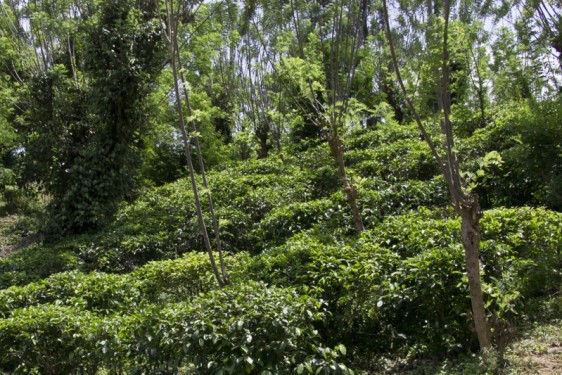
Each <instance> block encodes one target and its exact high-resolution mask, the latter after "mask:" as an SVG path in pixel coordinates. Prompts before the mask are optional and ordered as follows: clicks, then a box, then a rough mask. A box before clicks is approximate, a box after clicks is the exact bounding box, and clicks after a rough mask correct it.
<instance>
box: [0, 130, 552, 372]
mask: <svg viewBox="0 0 562 375" xmlns="http://www.w3.org/2000/svg"><path fill="white" fill-rule="evenodd" d="M502 126H503V128H502ZM510 131H514V130H513V128H512V127H511V125H510V124H509V123H508V122H506V123H504V124H503V125H498V126H497V127H496V128H487V129H484V130H483V131H481V132H476V133H475V134H474V135H473V136H472V137H468V138H465V139H463V140H462V143H461V146H460V147H465V148H467V149H470V150H471V152H472V153H473V156H474V157H473V158H471V160H477V161H478V160H480V161H481V163H480V164H478V162H477V163H474V164H467V165H465V166H464V168H465V169H466V170H467V171H468V172H470V173H473V174H474V175H475V176H476V175H478V173H480V172H478V171H479V170H482V168H483V167H482V163H483V160H484V158H485V155H487V154H488V153H489V152H490V151H494V149H493V148H491V147H490V146H489V145H490V144H492V142H491V139H492V138H493V139H494V142H493V144H494V145H497V144H498V142H500V141H498V138H497V134H507V135H504V139H508V138H509V132H510ZM500 143H501V142H500ZM345 145H346V146H345V162H346V166H347V168H348V173H349V175H350V176H351V177H352V178H353V181H355V183H356V185H357V188H358V191H359V199H358V203H359V206H360V208H361V215H362V217H363V220H364V224H365V228H366V230H365V231H364V232H363V233H361V234H357V233H356V231H355V230H354V227H353V219H352V215H351V211H350V209H349V206H348V204H347V201H346V198H345V196H344V194H343V193H342V191H341V188H340V182H339V179H338V175H337V173H336V168H335V166H334V164H333V159H332V158H331V156H330V153H329V149H328V146H327V145H325V144H323V143H320V144H318V145H316V146H314V147H309V148H308V149H307V150H306V151H302V152H298V153H294V154H292V155H288V154H282V155H279V156H270V157H269V158H266V159H262V160H248V161H241V162H229V163H228V164H223V165H221V166H220V168H215V169H213V170H211V171H210V172H209V174H208V176H207V178H208V182H209V186H210V189H211V191H212V195H213V198H214V203H215V209H216V213H217V216H218V218H219V220H220V222H219V224H220V235H221V239H222V242H223V243H222V248H223V249H224V250H225V251H226V253H227V255H226V269H227V270H228V273H229V275H230V285H228V286H227V287H225V288H223V289H221V288H219V287H218V286H217V284H216V281H215V279H214V276H213V273H212V270H211V267H210V264H209V259H208V256H207V255H206V254H205V248H204V244H203V242H202V239H201V236H200V234H199V229H198V222H197V217H196V216H195V207H194V203H193V193H192V191H191V188H190V185H189V183H188V180H187V179H179V180H177V181H175V182H172V183H169V184H165V185H163V186H160V187H154V188H147V189H145V190H144V191H143V192H142V194H140V195H139V197H138V198H137V199H136V200H134V201H133V202H131V203H129V204H123V205H122V206H121V208H120V209H119V211H118V213H117V215H116V217H115V219H114V221H113V222H112V223H111V224H109V225H107V226H105V227H103V228H102V229H101V230H97V231H92V232H90V233H86V234H81V235H74V236H66V237H60V238H58V239H57V238H54V239H53V238H51V239H50V240H47V241H45V242H43V243H37V244H33V245H31V246H28V247H24V248H21V249H18V250H14V251H13V253H12V254H10V255H6V256H4V257H3V258H1V259H0V286H1V288H2V290H0V370H1V371H2V372H3V373H40V374H73V373H76V374H79V373H80V374H121V373H134V374H141V373H142V374H171V373H184V374H191V373H200V374H244V373H248V374H293V373H297V374H307V373H314V374H317V373H321V374H348V373H357V374H362V373H365V374H367V373H385V372H386V373H392V372H396V373H405V372H407V371H411V370H412V369H414V370H415V369H416V368H417V367H419V368H420V370H419V371H421V372H420V373H422V372H424V371H425V372H424V373H453V374H454V373H485V372H486V371H493V370H494V369H496V370H498V369H500V370H501V369H504V370H505V369H509V368H510V367H509V366H510V362H509V358H512V357H510V356H507V357H505V358H507V360H504V361H503V362H502V361H501V357H502V355H503V352H504V351H505V350H506V348H507V347H508V344H510V342H512V341H513V340H514V339H516V338H517V337H518V336H517V330H518V329H519V330H520V332H525V329H526V328H525V327H528V326H529V325H532V324H537V323H536V322H538V323H540V324H543V323H544V322H554V323H553V324H554V326H555V327H556V324H558V327H559V322H560V319H562V272H561V270H562V213H560V212H559V211H556V210H555V209H558V208H559V206H557V205H556V204H550V206H549V207H550V208H549V207H548V206H546V205H547V204H549V203H548V202H552V200H550V201H549V200H548V199H550V198H548V199H547V198H545V197H546V195H545V194H546V193H545V192H546V191H547V190H545V189H542V190H541V189H538V190H541V191H542V193H543V195H540V194H538V193H537V194H535V191H538V190H532V189H534V188H536V187H537V186H542V185H541V182H540V181H539V180H538V179H535V180H532V178H533V177H532V176H531V177H529V178H531V180H530V181H528V182H526V183H525V186H526V188H527V189H529V193H528V196H531V197H533V198H531V199H527V198H525V199H527V200H526V201H525V202H526V203H529V205H522V204H520V202H521V199H523V196H524V194H526V193H525V192H521V191H519V190H518V189H519V188H518V187H517V186H515V187H514V189H515V190H516V193H517V194H516V195H513V191H514V190H513V189H511V190H510V188H509V186H508V183H509V181H512V182H513V183H514V182H515V181H513V179H514V177H513V176H512V175H510V174H509V173H508V172H507V171H506V170H505V169H503V168H515V167H513V166H512V165H510V164H509V163H516V164H517V163H524V162H523V161H521V160H520V159H509V158H510V157H512V156H513V155H514V153H516V152H520V153H526V155H528V156H527V157H528V158H532V157H533V155H535V154H534V153H533V151H532V150H529V149H523V150H516V148H517V147H519V146H517V145H512V144H511V143H509V141H506V143H505V147H504V148H503V149H500V150H499V153H500V154H501V155H502V156H503V160H504V163H503V165H495V164H494V165H492V166H489V167H488V166H486V169H485V171H483V172H482V176H481V177H482V178H481V179H480V180H476V179H474V182H475V189H477V191H478V192H479V193H480V195H481V196H482V198H483V202H484V205H485V206H484V207H483V212H482V214H483V217H482V220H481V228H482V243H481V262H482V270H481V272H482V275H483V290H484V293H485V307H486V312H487V314H488V318H489V321H490V324H491V325H492V332H493V341H494V347H495V352H494V353H492V354H490V356H491V357H492V358H494V359H493V361H492V360H490V358H488V359H487V360H486V361H479V357H471V353H475V351H476V350H477V348H478V342H477V340H476V336H475V333H474V332H473V330H472V329H471V305H470V298H469V292H468V285H467V280H466V276H465V268H464V267H465V266H464V252H463V247H462V244H461V238H460V221H459V219H458V217H457V216H456V214H455V213H454V211H453V210H452V209H451V208H450V207H449V204H448V195H447V194H448V192H447V186H446V184H445V182H444V180H443V178H442V177H440V174H439V170H438V168H437V166H436V164H435V162H434V161H433V159H432V156H431V154H430V151H429V149H428V147H427V146H426V143H425V142H424V141H423V140H422V139H420V136H419V134H418V131H417V128H416V127H415V126H413V125H398V124H397V123H395V122H394V121H389V122H387V123H386V124H385V123H379V124H377V125H376V127H374V128H372V129H369V130H358V131H355V132H352V133H350V134H349V135H347V138H346V139H345ZM512 160H513V161H512ZM478 176H480V175H478ZM199 183H200V184H201V181H199ZM541 199H542V200H541ZM525 202H523V203H525ZM534 203H538V204H534ZM206 208H207V207H204V210H205V212H208V210H206ZM30 217H31V216H30ZM206 220H207V221H208V227H212V225H211V222H210V218H209V217H206ZM17 225H20V227H21V226H23V227H25V226H27V227H29V228H34V227H35V226H34V225H35V224H33V223H31V224H30V223H29V222H28V223H27V224H26V223H22V222H20V224H17V223H16V224H6V226H5V227H4V228H3V229H2V230H3V232H4V233H9V231H13V230H15V229H14V228H17ZM213 246H216V243H213ZM557 319H558V320H557ZM534 322H535V323H534ZM556 322H558V323H556ZM467 358H469V359H467ZM443 361H452V362H443ZM494 361H495V362H494ZM427 363H430V364H431V363H434V364H436V366H437V367H436V368H433V367H431V366H432V365H427ZM440 363H441V364H442V363H445V364H444V365H440ZM421 364H424V365H423V366H429V367H423V366H422V365H421ZM420 366H421V367H420ZM440 366H441V367H440ZM439 371H441V372H439ZM502 371H503V370H502Z"/></svg>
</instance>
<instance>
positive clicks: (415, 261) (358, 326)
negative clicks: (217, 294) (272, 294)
mask: <svg viewBox="0 0 562 375" xmlns="http://www.w3.org/2000/svg"><path fill="white" fill-rule="evenodd" d="M561 226H562V215H561V214H560V213H556V212H553V211H549V210H545V209H532V208H517V209H515V208H514V209H496V210H491V211H487V212H485V213H484V217H483V219H482V228H483V238H482V253H481V258H482V266H483V275H484V279H483V281H484V291H485V297H486V307H487V310H488V313H489V314H490V318H491V319H492V321H494V322H495V324H497V327H496V328H495V329H496V331H499V330H501V327H502V325H503V324H506V323H510V324H512V323H516V322H517V321H519V322H521V317H522V316H524V315H525V313H526V312H527V311H531V310H533V309H534V306H533V301H534V300H533V299H534V298H539V297H541V296H545V295H553V294H556V293H559V292H560V290H561V289H560V288H561V287H560V286H561V285H562V279H561V274H560V269H561V267H560V264H561V263H560V262H561V243H560V241H561V239H562V235H561ZM244 267H246V268H245V272H244V274H247V275H250V276H249V277H252V278H255V279H259V280H263V281H265V282H267V283H271V284H273V285H283V286H287V285H290V286H294V287H296V288H298V289H299V290H303V291H304V292H306V293H308V294H313V295H315V296H317V298H321V299H322V300H324V301H326V303H327V305H328V309H329V311H330V313H331V314H330V315H329V316H328V317H327V318H326V319H325V320H324V324H325V326H324V327H323V328H322V330H321V332H322V333H323V336H324V337H325V338H326V340H328V342H329V343H332V344H333V343H339V342H341V343H344V344H345V345H346V346H347V347H350V348H354V349H356V350H358V351H361V350H363V351H370V352H371V353H372V352H373V351H374V352H379V353H387V352H395V353H400V354H402V355H407V354H416V355H420V354H428V353H433V354H438V353H441V354H442V353H447V352H451V351H463V350H466V349H467V348H471V347H472V346H474V345H476V343H477V341H476V338H475V337H474V333H473V332H471V331H470V330H468V329H467V327H469V326H470V321H471V316H470V314H471V308H470V299H469V293H468V289H467V288H468V287H467V282H466V276H465V266H464V251H463V248H462V244H461V239H460V222H459V220H458V219H457V218H456V216H455V215H454V213H453V212H452V211H449V210H442V209H439V210H433V211H432V210H429V209H419V210H416V211H411V212H409V213H405V214H402V215H394V216H389V217H387V218H386V219H385V220H384V221H383V222H382V223H380V224H378V225H377V226H376V227H375V228H374V229H372V230H369V231H367V232H365V233H364V234H363V235H362V236H361V237H360V238H359V239H353V238H349V237H341V238H338V237H334V236H333V235H332V234H331V232H326V231H322V228H320V227H318V228H316V229H313V230H309V231H307V232H304V233H300V234H297V235H295V236H294V237H293V238H291V239H290V240H289V241H288V242H286V243H285V244H284V245H281V246H278V247H276V248H273V249H271V250H268V251H266V252H264V253H263V254H262V255H261V256H259V257H254V258H251V259H250V260H249V262H247V263H245V264H244ZM497 334H498V335H499V334H500V333H498V332H497ZM405 350H406V351H408V352H409V353H405V352H404V351H405Z"/></svg>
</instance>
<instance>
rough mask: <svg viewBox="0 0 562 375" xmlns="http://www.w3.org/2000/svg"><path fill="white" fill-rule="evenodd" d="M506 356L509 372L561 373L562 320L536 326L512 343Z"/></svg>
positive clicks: (558, 374) (545, 374) (546, 374)
mask: <svg viewBox="0 0 562 375" xmlns="http://www.w3.org/2000/svg"><path fill="white" fill-rule="evenodd" d="M506 358H507V359H508V360H509V362H510V363H511V366H510V367H511V371H510V372H509V373H510V374H540V375H543V374H544V375H562V322H558V323H556V324H551V325H545V326H541V327H537V328H536V329H535V330H533V331H531V332H530V333H529V335H528V336H527V337H525V338H524V339H523V340H521V341H519V342H516V343H514V345H513V347H512V348H511V350H509V351H508V353H507V355H506Z"/></svg>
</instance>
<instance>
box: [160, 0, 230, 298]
mask: <svg viewBox="0 0 562 375" xmlns="http://www.w3.org/2000/svg"><path fill="white" fill-rule="evenodd" d="M166 8H167V11H168V29H169V30H170V34H169V35H168V37H169V42H170V61H171V65H172V74H173V77H174V93H175V96H176V105H177V109H178V115H179V128H180V132H181V135H182V140H183V149H184V153H185V157H186V159H187V165H188V168H189V178H190V181H191V187H192V189H193V199H194V201H195V209H196V211H197V219H198V221H199V228H200V230H201V235H202V237H203V242H204V244H205V248H206V249H207V253H208V255H209V260H210V262H211V267H212V269H213V273H214V275H215V278H216V280H217V283H218V284H219V287H221V288H222V287H224V286H225V285H226V281H225V280H223V279H222V278H221V275H220V274H219V269H218V267H217V263H216V261H215V256H214V255H213V250H212V248H211V241H210V239H209V233H208V232H207V227H206V226H205V220H204V218H203V209H202V207H201V201H200V200H199V193H198V189H197V182H196V181H195V170H194V168H193V160H192V157H191V142H190V138H189V135H188V134H187V130H186V128H185V117H184V113H183V108H182V104H181V102H182V100H181V95H180V89H179V83H178V80H179V77H178V69H177V59H176V50H177V48H178V45H177V21H176V20H175V19H174V8H173V2H172V1H170V2H169V7H168V1H167V2H166Z"/></svg>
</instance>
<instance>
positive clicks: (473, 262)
mask: <svg viewBox="0 0 562 375" xmlns="http://www.w3.org/2000/svg"><path fill="white" fill-rule="evenodd" d="M383 7H384V16H385V21H386V35H387V39H388V43H389V46H390V50H391V54H392V60H393V65H394V69H395V71H396V75H397V78H398V81H399V84H400V87H401V89H402V91H403V93H404V95H405V96H406V100H407V104H408V108H409V110H410V111H411V112H412V115H413V117H414V119H415V121H416V123H417V125H418V127H419V130H420V132H421V133H422V135H423V138H424V139H425V141H426V142H427V144H428V146H429V147H430V149H431V152H432V154H433V157H434V158H435V160H436V162H437V163H438V165H439V167H440V168H441V171H442V173H443V176H444V178H445V181H446V182H447V186H448V188H449V196H450V199H451V204H452V206H453V208H454V209H455V211H456V212H457V214H458V215H459V216H460V217H461V235H462V243H463V247H464V252H465V264H466V271H467V276H468V284H469V290H470V300H471V305H472V319H473V321H474V327H475V331H476V334H477V336H478V341H479V343H480V348H481V350H482V351H483V352H484V354H485V353H486V351H487V350H488V349H489V348H490V347H491V341H490V327H489V325H488V321H487V318H486V311H485V308H484V296H483V292H482V284H481V279H480V261H479V249H480V228H479V221H480V216H481V213H480V205H479V201H478V196H477V195H476V194H475V193H473V192H471V191H469V190H467V188H466V186H465V185H464V184H463V182H462V178H461V176H462V175H461V171H460V163H459V155H458V154H457V151H456V148H455V141H454V137H453V122H452V120H451V88H450V68H451V67H450V62H451V61H450V56H449V18H450V12H451V2H450V0H445V2H444V9H443V20H444V24H443V31H442V32H443V34H442V35H443V39H442V49H441V54H442V59H441V62H442V63H441V68H440V77H439V79H440V84H439V86H438V94H439V95H438V99H439V108H440V112H441V132H442V136H443V137H442V139H443V143H442V147H441V152H439V150H438V145H437V144H435V143H434V142H433V140H432V138H431V136H430V134H429V132H428V130H427V129H426V126H425V125H424V123H423V122H422V119H421V117H420V115H419V113H418V111H417V110H416V108H415V107H414V105H413V103H412V101H411V99H410V97H409V96H408V92H407V89H406V86H405V84H404V81H403V79H402V76H401V72H400V67H399V65H398V59H397V55H396V50H395V47H394V42H393V38H392V31H391V26H390V22H389V15H388V6H387V1H386V0H383Z"/></svg>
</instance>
